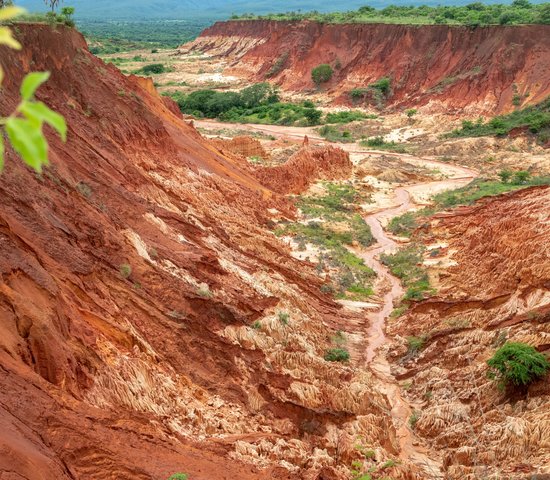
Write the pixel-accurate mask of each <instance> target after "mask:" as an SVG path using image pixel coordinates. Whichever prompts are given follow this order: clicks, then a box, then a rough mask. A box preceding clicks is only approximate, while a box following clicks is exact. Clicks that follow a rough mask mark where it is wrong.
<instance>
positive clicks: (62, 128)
mask: <svg viewBox="0 0 550 480" xmlns="http://www.w3.org/2000/svg"><path fill="white" fill-rule="evenodd" d="M10 12H11V13H10ZM18 12H21V10H20V9H17V8H16V7H7V8H4V9H2V10H0V20H2V19H7V18H11V17H13V16H15V15H17V14H18ZM0 43H3V44H5V45H8V46H10V47H12V48H19V47H20V45H19V44H18V43H17V42H16V41H15V40H14V39H13V37H12V36H11V32H10V30H9V29H7V28H6V27H0ZM2 76H3V73H2V70H1V69H0V81H1V80H2ZM49 77H50V73H49V72H34V73H29V74H28V75H27V76H25V78H24V79H23V82H22V84H21V88H20V94H21V102H20V103H19V105H18V106H17V107H16V109H15V111H14V112H13V113H12V114H11V115H10V116H9V117H7V118H0V125H3V126H4V127H5V129H6V133H7V137H8V141H9V143H10V144H11V146H12V147H13V149H14V151H15V152H16V153H17V154H18V155H19V156H20V157H21V158H22V159H23V161H24V162H25V163H26V164H27V165H29V166H30V167H31V168H33V169H34V170H36V171H37V172H41V171H42V167H43V166H44V165H48V142H47V141H46V137H45V136H44V132H43V128H44V124H47V125H49V126H50V127H52V128H53V129H54V130H56V131H57V132H58V134H59V135H60V137H61V139H62V140H63V141H64V142H65V141H66V139H67V125H66V123H65V119H64V118H63V117H62V116H61V115H59V114H58V113H56V112H54V111H53V110H51V109H50V108H49V107H48V106H46V104H44V103H42V102H39V101H37V100H36V99H35V98H34V95H35V93H36V91H37V90H38V88H39V87H40V86H41V85H42V84H43V83H44V82H46V81H47V80H48V79H49ZM4 150H5V146H4V140H3V136H2V134H1V132H0V173H1V171H2V169H3V166H4Z"/></svg>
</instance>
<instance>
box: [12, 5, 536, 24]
mask: <svg viewBox="0 0 550 480" xmlns="http://www.w3.org/2000/svg"><path fill="white" fill-rule="evenodd" d="M472 1H473V0H452V1H441V0H425V1H418V2H414V1H412V2H411V1H404V0H393V1H392V0H374V1H368V0H333V1H331V2H323V1H320V0H280V1H278V2H273V1H272V0H255V1H254V0H236V1H227V0H119V1H113V0H94V1H90V0H65V3H64V4H65V5H67V6H73V7H76V11H77V15H76V18H77V19H95V20H147V19H156V20H158V19H197V18H208V19H221V18H227V17H229V16H230V15H231V14H233V13H237V14H242V13H249V12H250V13H257V14H265V13H270V12H287V11H291V10H295V11H297V10H302V11H310V10H319V11H321V12H328V11H342V10H352V9H357V8H358V7H361V6H363V5H366V4H368V5H370V6H373V7H376V8H383V7H385V6H388V5H390V4H393V5H421V4H422V5H441V4H447V5H465V4H467V3H471V2H472ZM15 3H16V4H17V5H20V6H22V7H25V8H26V9H27V10H29V11H32V12H38V11H45V10H46V6H45V5H44V2H43V0H16V1H15ZM482 3H497V2H492V1H489V2H482ZM498 3H510V2H509V1H508V2H507V1H501V2H498ZM535 3H536V2H535Z"/></svg>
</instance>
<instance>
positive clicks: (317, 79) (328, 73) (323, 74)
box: [311, 63, 334, 85]
mask: <svg viewBox="0 0 550 480" xmlns="http://www.w3.org/2000/svg"><path fill="white" fill-rule="evenodd" d="M333 74H334V70H333V69H332V67H331V66H330V65H329V64H327V63H323V64H322V65H319V66H317V67H315V68H314V69H313V70H312V71H311V78H312V79H313V82H314V83H315V84H316V85H321V83H326V82H328V81H329V80H330V79H331V78H332V75H333Z"/></svg>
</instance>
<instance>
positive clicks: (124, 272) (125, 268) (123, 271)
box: [119, 263, 132, 278]
mask: <svg viewBox="0 0 550 480" xmlns="http://www.w3.org/2000/svg"><path fill="white" fill-rule="evenodd" d="M119 272H120V276H121V277H122V278H129V277H130V275H132V267H131V266H130V265H128V264H127V263H123V264H122V265H121V266H120V267H119Z"/></svg>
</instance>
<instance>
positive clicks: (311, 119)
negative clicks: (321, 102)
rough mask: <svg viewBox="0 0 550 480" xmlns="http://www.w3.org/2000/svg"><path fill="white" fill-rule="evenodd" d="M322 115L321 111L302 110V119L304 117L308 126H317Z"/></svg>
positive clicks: (314, 109)
mask: <svg viewBox="0 0 550 480" xmlns="http://www.w3.org/2000/svg"><path fill="white" fill-rule="evenodd" d="M322 114H323V112H321V110H317V109H316V108H306V109H304V117H306V119H307V122H308V123H309V125H319V122H320V121H321V115H322Z"/></svg>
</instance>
